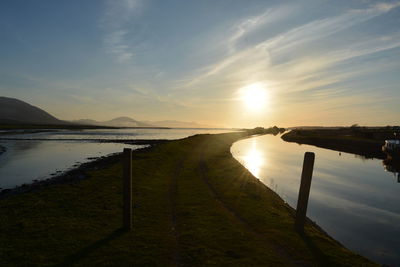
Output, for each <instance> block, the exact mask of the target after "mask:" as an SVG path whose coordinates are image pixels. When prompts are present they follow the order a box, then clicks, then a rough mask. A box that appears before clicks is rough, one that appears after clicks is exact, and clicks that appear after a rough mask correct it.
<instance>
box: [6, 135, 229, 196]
mask: <svg viewBox="0 0 400 267" xmlns="http://www.w3.org/2000/svg"><path fill="white" fill-rule="evenodd" d="M231 131H233V130H230V129H94V130H76V131H71V130H47V131H40V132H34V131H33V132H26V131H25V132H24V131H21V132H17V133H16V132H15V131H2V132H1V135H0V146H2V147H5V148H6V152H5V153H2V154H1V153H0V190H1V189H9V188H13V187H15V186H19V185H22V184H29V183H32V182H33V180H43V179H47V178H50V177H51V176H54V175H57V174H60V173H62V172H64V171H67V170H69V169H71V168H73V167H76V166H77V165H78V164H80V163H83V162H87V161H90V160H91V159H93V158H97V157H102V156H106V155H109V154H113V153H117V152H121V151H122V150H123V148H124V147H127V148H132V149H138V148H140V147H143V146H139V145H127V144H121V143H101V142H99V140H110V141H111V140H135V139H147V140H154V139H168V140H172V139H180V138H185V137H188V136H191V135H194V134H200V133H223V132H231Z"/></svg>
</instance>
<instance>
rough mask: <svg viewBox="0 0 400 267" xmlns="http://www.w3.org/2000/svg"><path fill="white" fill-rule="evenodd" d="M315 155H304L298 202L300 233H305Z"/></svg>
mask: <svg viewBox="0 0 400 267" xmlns="http://www.w3.org/2000/svg"><path fill="white" fill-rule="evenodd" d="M314 160H315V154H314V153H313V152H306V153H305V154H304V162H303V171H302V173H301V182H300V190H299V198H298V200H297V209H296V221H295V228H296V230H297V231H299V232H303V231H304V223H305V221H306V213H307V205H308V197H309V195H310V187H311V178H312V173H313V168H314Z"/></svg>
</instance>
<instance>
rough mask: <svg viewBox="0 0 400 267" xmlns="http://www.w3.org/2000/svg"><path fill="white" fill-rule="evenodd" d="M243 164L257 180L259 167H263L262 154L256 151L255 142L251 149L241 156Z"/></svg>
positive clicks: (254, 141)
mask: <svg viewBox="0 0 400 267" xmlns="http://www.w3.org/2000/svg"><path fill="white" fill-rule="evenodd" d="M243 161H244V162H243V163H244V166H245V167H246V169H248V170H249V171H250V172H251V173H252V174H253V175H254V176H255V177H257V178H259V174H260V171H261V167H262V166H263V165H265V159H264V155H263V153H262V152H261V151H260V150H259V149H257V141H256V140H253V143H252V147H251V149H250V150H248V151H247V152H246V154H245V155H244V156H243Z"/></svg>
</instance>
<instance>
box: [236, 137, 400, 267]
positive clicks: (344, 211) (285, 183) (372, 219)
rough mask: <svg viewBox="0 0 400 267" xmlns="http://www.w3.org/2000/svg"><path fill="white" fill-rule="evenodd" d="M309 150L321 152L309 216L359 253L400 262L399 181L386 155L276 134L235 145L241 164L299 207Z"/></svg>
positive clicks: (246, 140)
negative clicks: (350, 151)
mask: <svg viewBox="0 0 400 267" xmlns="http://www.w3.org/2000/svg"><path fill="white" fill-rule="evenodd" d="M306 151H311V152H314V153H315V155H316V159H315V166H314V173H313V178H312V179H313V180H312V184H311V193H310V199H309V205H308V211H307V216H308V217H310V218H311V219H312V220H313V221H315V222H316V223H317V224H318V225H320V226H321V227H322V228H323V229H324V230H326V231H327V232H328V233H329V234H330V235H331V236H332V237H334V238H335V239H336V240H338V241H339V242H341V243H342V244H343V245H345V246H346V247H347V248H349V249H351V250H353V251H355V252H356V253H359V254H361V255H363V256H365V257H367V258H370V259H371V260H374V261H377V262H379V263H382V264H383V263H385V264H390V265H393V266H400V239H399V237H400V183H399V182H398V178H397V176H396V175H397V174H395V173H392V172H387V171H385V168H384V166H383V162H382V160H377V159H365V158H362V157H360V156H356V155H353V154H347V153H339V152H336V151H332V150H327V149H322V148H317V147H313V146H309V145H298V144H295V143H287V142H284V141H282V140H281V139H280V137H279V136H272V135H265V136H260V137H255V138H251V139H245V140H241V141H238V142H236V143H235V144H234V145H233V146H232V148H231V152H232V154H233V156H234V157H235V158H236V159H237V160H238V161H239V162H240V163H242V164H243V165H244V166H245V167H246V168H247V169H248V170H249V171H250V172H252V173H253V175H254V176H256V177H257V178H259V179H260V180H261V181H262V182H263V183H264V184H265V185H267V186H268V187H270V188H271V189H273V190H274V191H275V192H277V193H278V194H279V195H280V196H281V197H282V198H283V199H284V200H285V201H286V202H288V204H289V205H290V206H292V207H294V208H295V207H296V205H297V197H298V191H299V187H300V175H301V170H302V164H303V157H304V152H306Z"/></svg>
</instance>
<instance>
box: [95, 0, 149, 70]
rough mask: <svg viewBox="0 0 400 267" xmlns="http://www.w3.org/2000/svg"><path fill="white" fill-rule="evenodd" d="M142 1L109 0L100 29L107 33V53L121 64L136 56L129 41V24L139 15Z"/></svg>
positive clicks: (105, 37)
mask: <svg viewBox="0 0 400 267" xmlns="http://www.w3.org/2000/svg"><path fill="white" fill-rule="evenodd" d="M141 5H142V2H141V1H140V0H108V1H107V2H106V5H105V12H104V16H103V17H102V19H101V20H100V27H101V28H102V29H103V30H104V31H105V35H104V39H103V42H104V47H105V49H106V52H107V53H109V54H112V55H114V56H115V57H116V60H117V61H118V62H120V63H124V62H128V61H129V60H131V59H132V58H133V56H134V52H133V49H132V47H131V46H132V44H131V42H130V41H129V35H130V31H129V23H130V22H131V21H132V19H133V18H134V17H135V16H136V15H137V14H138V12H139V10H140V7H141Z"/></svg>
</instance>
